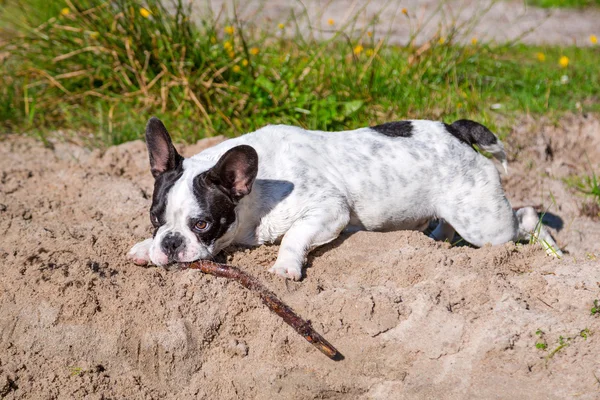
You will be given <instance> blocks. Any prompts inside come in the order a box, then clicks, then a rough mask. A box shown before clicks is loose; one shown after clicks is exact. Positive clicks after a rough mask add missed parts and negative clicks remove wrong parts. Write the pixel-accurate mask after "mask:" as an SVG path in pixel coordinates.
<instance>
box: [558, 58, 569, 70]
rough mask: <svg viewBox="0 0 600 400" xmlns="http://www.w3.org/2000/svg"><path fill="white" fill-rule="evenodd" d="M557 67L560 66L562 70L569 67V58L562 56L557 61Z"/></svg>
mask: <svg viewBox="0 0 600 400" xmlns="http://www.w3.org/2000/svg"><path fill="white" fill-rule="evenodd" d="M558 65H560V66H561V67H563V68H567V67H568V66H569V57H567V56H562V57H561V58H560V59H559V60H558Z"/></svg>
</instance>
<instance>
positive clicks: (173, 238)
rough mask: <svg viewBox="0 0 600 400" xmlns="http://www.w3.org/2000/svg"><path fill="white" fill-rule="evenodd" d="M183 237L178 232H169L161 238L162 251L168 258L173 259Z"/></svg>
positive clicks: (182, 241) (181, 244) (181, 243)
mask: <svg viewBox="0 0 600 400" xmlns="http://www.w3.org/2000/svg"><path fill="white" fill-rule="evenodd" d="M184 241H185V239H184V237H183V236H182V235H180V234H179V233H169V234H168V235H167V236H165V238H164V239H163V240H162V244H161V245H162V248H163V251H164V252H165V254H166V255H167V256H169V258H170V259H175V258H176V257H175V256H176V255H177V251H178V250H179V249H180V248H181V247H182V246H183V243H184Z"/></svg>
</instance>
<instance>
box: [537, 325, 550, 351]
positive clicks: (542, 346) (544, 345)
mask: <svg viewBox="0 0 600 400" xmlns="http://www.w3.org/2000/svg"><path fill="white" fill-rule="evenodd" d="M535 334H536V336H538V337H539V339H538V340H537V341H536V343H535V348H536V349H538V350H543V351H546V350H547V349H548V342H546V338H545V333H544V331H542V330H541V329H538V330H537V331H535Z"/></svg>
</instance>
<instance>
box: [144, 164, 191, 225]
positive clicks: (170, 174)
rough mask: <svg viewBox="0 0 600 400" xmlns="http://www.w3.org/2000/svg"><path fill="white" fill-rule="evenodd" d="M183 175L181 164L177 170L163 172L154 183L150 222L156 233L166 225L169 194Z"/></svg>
mask: <svg viewBox="0 0 600 400" xmlns="http://www.w3.org/2000/svg"><path fill="white" fill-rule="evenodd" d="M181 175H183V164H182V163H179V164H178V165H177V167H175V169H172V170H170V171H167V172H163V173H162V174H160V175H159V176H157V178H156V180H155V181H154V192H153V193H152V206H151V207H150V222H152V225H153V226H154V229H155V230H154V235H156V231H157V230H158V228H160V227H161V226H162V225H164V223H165V211H166V209H167V194H168V193H169V190H171V188H172V187H173V185H174V184H175V182H177V180H178V179H179V178H181Z"/></svg>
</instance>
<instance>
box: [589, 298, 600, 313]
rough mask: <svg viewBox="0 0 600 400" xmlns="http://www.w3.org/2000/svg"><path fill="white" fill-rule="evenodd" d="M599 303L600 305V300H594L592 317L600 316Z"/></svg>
mask: <svg viewBox="0 0 600 400" xmlns="http://www.w3.org/2000/svg"><path fill="white" fill-rule="evenodd" d="M599 303H600V300H598V299H596V300H594V306H593V307H592V309H591V310H590V311H591V313H592V315H597V314H600V304H599Z"/></svg>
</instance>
